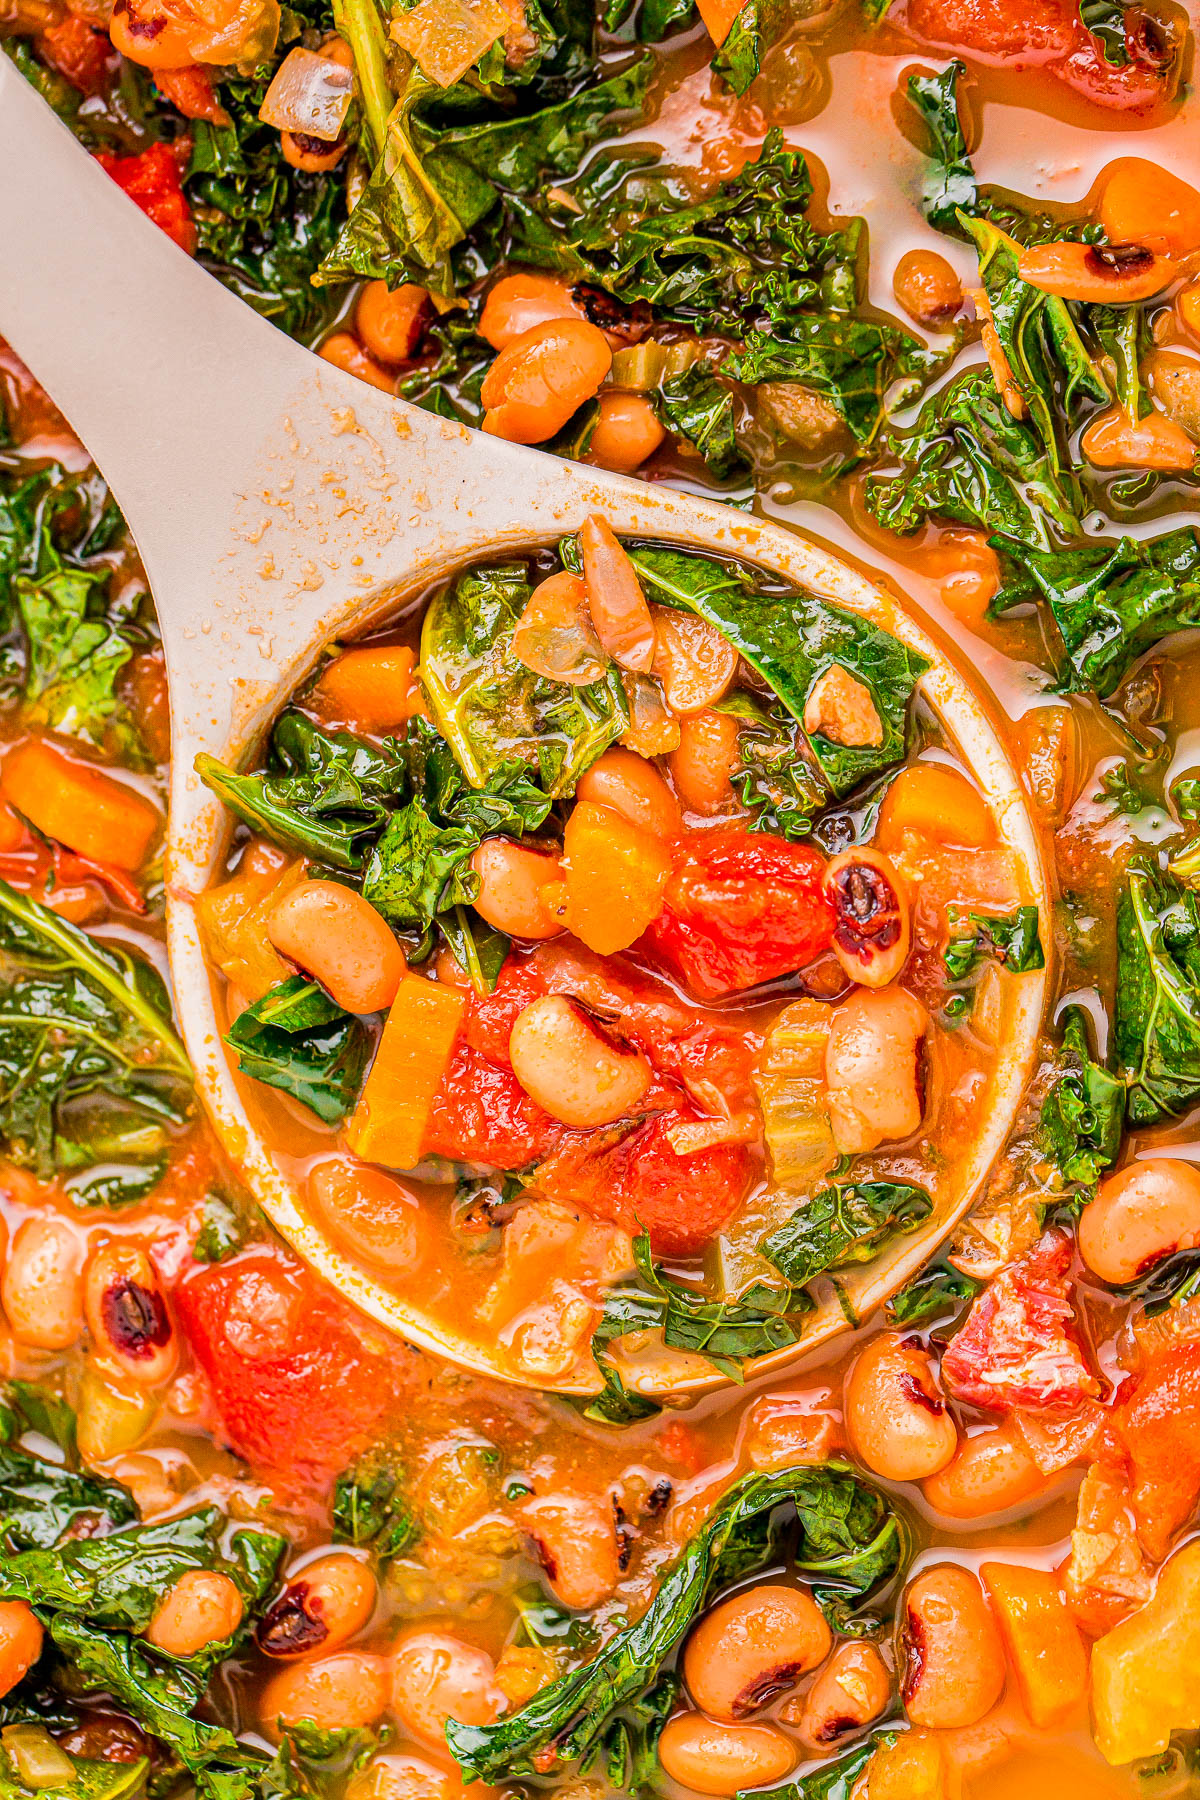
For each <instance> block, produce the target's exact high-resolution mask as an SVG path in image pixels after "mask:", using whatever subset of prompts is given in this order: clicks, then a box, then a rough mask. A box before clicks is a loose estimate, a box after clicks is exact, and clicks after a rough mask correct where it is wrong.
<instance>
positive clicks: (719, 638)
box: [651, 606, 738, 717]
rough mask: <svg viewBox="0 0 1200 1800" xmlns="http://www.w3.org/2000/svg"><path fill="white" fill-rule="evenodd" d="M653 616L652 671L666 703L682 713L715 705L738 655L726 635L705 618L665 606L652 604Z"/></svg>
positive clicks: (724, 691)
mask: <svg viewBox="0 0 1200 1800" xmlns="http://www.w3.org/2000/svg"><path fill="white" fill-rule="evenodd" d="M651 613H652V615H653V618H654V636H655V640H656V642H655V650H654V673H655V674H656V675H657V676H658V679H659V680H660V681H661V682H662V685H663V693H664V694H665V695H666V697H667V705H668V706H669V707H670V709H671V711H672V712H673V713H677V714H678V715H679V716H680V717H684V716H686V715H687V714H689V713H698V712H704V711H705V710H706V709H707V708H708V707H710V706H715V705H716V703H717V701H718V700H720V699H722V698H723V697H724V695H725V693H726V691H727V690H728V687H729V684H730V682H731V681H732V680H733V678H734V676H735V675H736V674H737V666H738V655H737V651H736V650H735V649H734V647H733V645H732V644H731V643H730V642H729V639H728V638H727V637H725V636H723V635H722V633H721V632H719V631H718V630H717V628H716V626H715V625H710V624H709V622H708V620H707V619H700V618H697V617H696V615H695V614H694V613H681V612H676V611H674V609H673V608H671V607H668V606H655V607H652V608H651Z"/></svg>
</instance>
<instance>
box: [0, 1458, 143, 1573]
mask: <svg viewBox="0 0 1200 1800" xmlns="http://www.w3.org/2000/svg"><path fill="white" fill-rule="evenodd" d="M136 1518H137V1508H136V1507H135V1506H134V1504H133V1499H132V1496H131V1495H130V1493H129V1490H128V1489H127V1488H124V1487H121V1486H120V1485H119V1483H117V1482H115V1481H104V1480H102V1479H101V1478H100V1477H99V1476H96V1475H84V1474H79V1473H77V1472H76V1471H75V1470H73V1469H69V1468H64V1467H62V1466H61V1465H60V1464H58V1463H50V1462H44V1461H42V1459H41V1458H40V1457H36V1456H29V1455H27V1454H26V1452H25V1451H23V1450H18V1449H15V1448H14V1447H13V1446H11V1445H4V1446H3V1447H0V1539H2V1540H3V1543H4V1548H5V1552H6V1554H13V1553H16V1552H18V1551H24V1550H48V1549H49V1548H50V1547H51V1545H53V1544H56V1543H57V1542H58V1541H59V1539H60V1538H64V1537H66V1536H67V1535H68V1534H69V1533H73V1532H77V1533H90V1534H93V1535H94V1534H96V1533H97V1532H99V1531H115V1530H117V1529H118V1528H119V1527H120V1526H123V1525H129V1524H132V1523H133V1521H134V1520H135V1519H136ZM2 1563H3V1558H2V1557H0V1565H2Z"/></svg>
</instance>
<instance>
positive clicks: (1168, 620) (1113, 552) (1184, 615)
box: [992, 525, 1200, 698]
mask: <svg viewBox="0 0 1200 1800" xmlns="http://www.w3.org/2000/svg"><path fill="white" fill-rule="evenodd" d="M995 545H996V548H997V549H999V550H1002V551H1003V552H1004V555H1005V557H1006V558H1007V562H1008V568H1009V570H1010V571H1012V573H1011V574H1010V578H1009V579H1008V580H1006V582H1005V585H1004V586H1003V587H1002V588H1001V590H1000V592H999V593H998V594H997V595H996V597H995V599H994V601H993V602H992V608H993V611H995V612H996V613H1003V612H1007V611H1010V610H1011V609H1012V608H1013V607H1015V606H1019V605H1021V604H1022V603H1024V602H1027V601H1029V600H1030V599H1044V600H1045V601H1047V602H1048V604H1049V607H1050V612H1051V614H1052V616H1053V619H1054V623H1055V625H1056V626H1057V628H1058V631H1059V634H1060V636H1061V638H1062V645H1063V660H1062V664H1061V666H1060V669H1059V677H1060V681H1061V683H1062V686H1063V688H1064V689H1065V690H1066V691H1067V692H1082V693H1095V694H1099V695H1100V696H1101V698H1104V697H1105V696H1107V695H1109V694H1111V693H1112V692H1113V690H1114V689H1115V688H1116V687H1117V686H1118V684H1119V683H1120V681H1121V679H1122V677H1123V676H1124V675H1125V673H1126V671H1127V670H1128V669H1129V667H1130V666H1131V664H1132V663H1133V662H1134V661H1135V660H1136V659H1137V658H1138V657H1139V656H1142V655H1144V653H1145V652H1146V651H1147V650H1150V649H1152V648H1153V647H1154V646H1155V645H1156V644H1159V643H1161V642H1162V640H1163V639H1164V638H1166V637H1168V636H1170V634H1171V633H1172V632H1175V631H1187V630H1190V629H1191V628H1192V627H1194V626H1195V625H1197V624H1200V539H1198V538H1197V536H1196V532H1195V529H1194V528H1193V527H1192V526H1190V525H1183V526H1180V527H1179V529H1178V530H1176V531H1169V532H1167V533H1165V534H1164V535H1163V536H1162V537H1156V538H1142V539H1136V538H1128V537H1124V538H1121V539H1119V541H1118V542H1116V543H1115V544H1114V543H1112V542H1111V541H1109V542H1104V543H1090V544H1077V545H1075V546H1073V547H1072V548H1071V549H1068V550H1047V549H1036V548H1031V547H1029V546H1028V544H1027V543H1026V544H1018V543H1013V542H1011V541H1008V540H1007V539H1005V538H999V539H997V540H995Z"/></svg>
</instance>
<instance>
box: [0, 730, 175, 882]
mask: <svg viewBox="0 0 1200 1800" xmlns="http://www.w3.org/2000/svg"><path fill="white" fill-rule="evenodd" d="M0 791H2V792H3V795H4V798H5V799H6V800H7V801H8V803H9V805H10V806H12V807H15V808H16V810H17V812H19V813H23V814H24V816H25V817H26V818H27V819H28V820H29V822H30V824H31V825H33V826H35V827H36V829H37V830H38V831H40V832H41V833H42V835H43V836H44V837H48V838H53V839H54V841H55V843H58V844H65V845H66V846H67V849H68V850H77V851H78V852H79V854H80V856H90V857H92V858H94V859H95V861H97V862H104V863H112V864H113V865H114V867H116V868H118V869H129V870H134V869H140V868H141V866H142V864H143V863H144V862H145V860H146V857H147V855H148V854H149V851H150V846H151V844H152V843H153V842H154V839H155V837H156V836H157V834H158V830H159V826H160V825H161V824H162V819H161V817H160V814H159V811H158V808H157V807H155V806H152V805H151V803H150V801H149V800H147V799H146V798H145V797H144V796H143V795H142V794H139V793H137V792H136V790H135V789H133V788H131V787H126V785H125V783H124V782H122V781H115V780H114V779H113V777H112V776H111V775H107V774H105V772H104V770H103V769H98V768H96V766H95V765H94V764H92V763H82V762H75V761H73V760H72V758H71V757H69V756H67V755H66V753H65V752H64V751H62V750H59V749H57V748H56V746H55V745H54V744H51V743H48V742H47V741H46V740H45V739H44V738H30V739H29V740H28V741H27V742H25V743H23V744H19V745H18V746H17V748H16V749H15V750H13V751H12V752H11V753H10V754H9V755H8V756H6V757H5V759H4V768H3V771H2V772H0Z"/></svg>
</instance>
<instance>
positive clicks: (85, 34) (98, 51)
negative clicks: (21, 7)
mask: <svg viewBox="0 0 1200 1800" xmlns="http://www.w3.org/2000/svg"><path fill="white" fill-rule="evenodd" d="M37 50H38V54H39V56H41V57H42V58H43V60H44V61H46V62H48V63H50V64H51V66H52V67H53V68H55V69H57V70H58V72H59V74H60V75H65V76H66V78H67V80H68V81H69V82H70V83H71V86H72V87H76V88H78V89H79V91H80V93H81V94H99V93H100V92H101V91H102V90H103V88H104V85H105V82H106V81H107V79H108V67H109V63H110V62H111V61H112V57H113V47H112V43H111V41H110V39H109V36H108V33H107V32H106V31H98V30H96V29H95V27H94V26H91V25H89V24H88V23H87V21H86V19H78V18H76V17H75V14H74V13H67V14H66V15H65V17H63V18H61V19H59V20H57V21H56V22H55V23H54V24H53V25H47V26H46V29H45V30H44V31H42V32H40V33H39V34H38V38H37Z"/></svg>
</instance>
